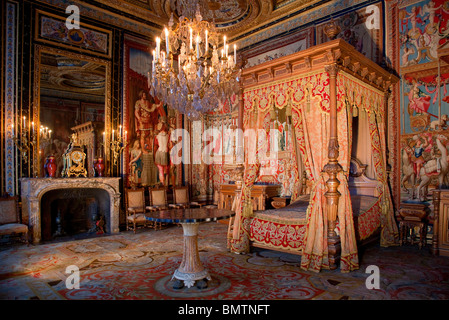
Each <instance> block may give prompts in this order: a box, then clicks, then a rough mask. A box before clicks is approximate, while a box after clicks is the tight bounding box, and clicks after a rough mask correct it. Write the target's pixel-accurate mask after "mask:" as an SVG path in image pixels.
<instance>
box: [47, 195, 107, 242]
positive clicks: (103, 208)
mask: <svg viewBox="0 0 449 320" xmlns="http://www.w3.org/2000/svg"><path fill="white" fill-rule="evenodd" d="M109 211H110V206H109V194H108V192H106V191H105V190H103V189H94V188H83V189H81V188H72V189H58V190H51V191H48V192H47V193H45V194H44V195H43V196H42V199H41V220H42V222H41V234H42V240H43V241H52V240H64V239H67V238H74V239H80V238H86V237H92V236H97V235H103V234H106V233H107V230H109V224H110V221H108V220H109V219H108V217H109V216H110V212H109Z"/></svg>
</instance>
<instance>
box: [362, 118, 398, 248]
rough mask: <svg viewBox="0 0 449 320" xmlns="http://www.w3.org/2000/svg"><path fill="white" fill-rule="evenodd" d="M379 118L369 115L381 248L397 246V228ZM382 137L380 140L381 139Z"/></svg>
mask: <svg viewBox="0 0 449 320" xmlns="http://www.w3.org/2000/svg"><path fill="white" fill-rule="evenodd" d="M382 123H383V121H382V119H381V117H380V116H379V121H378V119H377V117H376V114H375V113H374V112H370V113H369V128H370V136H371V148H372V150H373V162H374V169H375V173H376V178H377V180H378V181H379V182H380V187H379V195H380V197H381V199H382V200H381V205H382V211H381V219H380V221H381V235H380V245H381V246H382V247H388V246H395V245H398V237H399V235H398V227H397V225H396V221H395V218H394V213H393V203H392V200H391V193H390V188H389V186H388V180H387V170H386V165H387V162H386V146H385V145H386V142H385V138H384V137H385V128H384V125H383V124H382ZM381 137H382V138H381Z"/></svg>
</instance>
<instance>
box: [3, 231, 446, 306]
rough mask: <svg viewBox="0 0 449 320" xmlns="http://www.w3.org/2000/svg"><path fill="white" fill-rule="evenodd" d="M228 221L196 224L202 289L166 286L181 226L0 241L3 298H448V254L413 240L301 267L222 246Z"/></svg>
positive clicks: (288, 258)
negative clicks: (327, 265) (376, 283)
mask: <svg viewBox="0 0 449 320" xmlns="http://www.w3.org/2000/svg"><path fill="white" fill-rule="evenodd" d="M226 231H227V225H225V224H221V223H205V224H202V225H200V229H199V240H198V245H199V250H200V257H201V261H202V262H203V264H204V266H205V267H206V268H207V269H208V270H209V273H210V275H211V277H212V280H211V281H210V282H209V283H208V287H207V289H203V290H200V289H197V288H196V287H191V288H183V289H181V290H176V289H173V287H172V285H173V282H172V281H171V277H172V274H173V272H174V271H175V269H176V268H177V267H178V266H179V264H180V262H181V259H182V244H183V239H182V228H181V227H179V226H171V227H169V228H166V229H164V230H150V229H146V230H140V231H138V232H137V233H136V234H133V233H132V232H121V233H120V234H118V235H112V236H101V237H95V238H90V239H85V240H78V241H66V242H57V243H50V244H41V245H29V246H26V245H19V244H16V245H9V246H8V247H5V246H4V245H3V246H2V250H1V251H0V299H2V300H17V299H18V300H38V299H40V300H73V299H77V300H87V299H89V300H130V299H136V300H170V299H189V300H195V299H207V300H284V299H288V300H340V299H344V300H361V299H370V300H384V299H386V300H410V299H419V300H428V299H431V300H434V299H437V300H442V299H443V300H447V299H449V280H448V279H449V258H447V257H435V256H432V255H431V254H430V253H429V250H428V248H424V249H422V250H419V249H418V247H415V246H403V247H392V248H381V247H379V246H378V245H372V246H370V247H367V248H366V250H365V251H364V252H363V254H362V256H361V267H360V269H359V270H358V271H355V272H351V273H346V274H342V273H341V272H340V271H339V270H336V271H322V272H320V273H314V272H307V271H303V270H301V269H300V268H299V265H300V256H295V255H290V254H286V253H280V252H275V251H270V250H262V249H257V250H254V252H252V253H250V254H244V255H237V254H234V253H230V252H228V250H227V249H226ZM70 265H75V266H77V267H78V268H79V270H80V275H81V281H80V288H79V289H67V287H66V279H67V277H68V276H69V274H68V273H66V268H67V266H70ZM369 265H376V266H378V267H379V269H380V289H374V290H369V289H367V288H366V284H365V281H366V279H367V277H368V276H369V275H370V274H368V273H365V271H366V268H367V266H369Z"/></svg>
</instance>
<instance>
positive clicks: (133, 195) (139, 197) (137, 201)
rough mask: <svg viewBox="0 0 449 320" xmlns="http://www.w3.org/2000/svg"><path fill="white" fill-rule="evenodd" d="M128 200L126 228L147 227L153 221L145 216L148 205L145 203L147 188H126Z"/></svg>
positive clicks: (134, 229) (126, 199)
mask: <svg viewBox="0 0 449 320" xmlns="http://www.w3.org/2000/svg"><path fill="white" fill-rule="evenodd" d="M125 201H126V230H133V231H134V233H136V229H137V228H139V226H140V227H147V226H149V225H151V224H152V223H151V222H150V221H148V220H147V219H146V218H145V213H146V211H147V207H146V205H145V188H135V189H132V188H131V189H129V188H127V189H125Z"/></svg>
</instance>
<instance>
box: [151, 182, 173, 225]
mask: <svg viewBox="0 0 449 320" xmlns="http://www.w3.org/2000/svg"><path fill="white" fill-rule="evenodd" d="M148 194H149V198H150V205H149V206H148V207H147V209H148V210H150V211H159V210H166V209H169V206H168V199H167V188H166V187H155V188H148ZM164 225H165V224H164ZM154 228H155V229H158V228H159V229H161V228H162V223H161V222H155V223H154Z"/></svg>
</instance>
